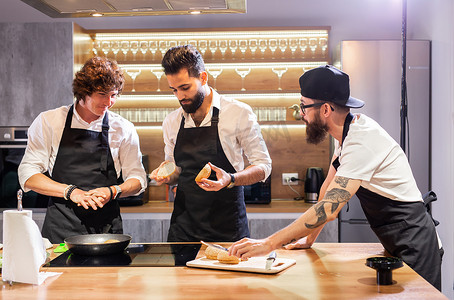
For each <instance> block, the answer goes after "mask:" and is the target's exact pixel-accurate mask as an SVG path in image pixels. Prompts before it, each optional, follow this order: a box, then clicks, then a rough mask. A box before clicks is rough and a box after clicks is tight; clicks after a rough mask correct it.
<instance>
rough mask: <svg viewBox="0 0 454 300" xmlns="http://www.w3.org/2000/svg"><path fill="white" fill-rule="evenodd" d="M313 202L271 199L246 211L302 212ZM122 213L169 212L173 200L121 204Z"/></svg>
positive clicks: (251, 206)
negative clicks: (138, 204)
mask: <svg viewBox="0 0 454 300" xmlns="http://www.w3.org/2000/svg"><path fill="white" fill-rule="evenodd" d="M312 205H313V204H311V203H306V202H304V201H295V200H278V199H277V200H272V201H271V203H270V204H246V212H248V213H303V212H305V211H306V210H308V209H309V208H310V207H311V206H312ZM120 211H121V212H122V213H171V212H172V211H173V202H167V201H150V202H147V203H145V204H144V205H141V206H122V207H121V208H120Z"/></svg>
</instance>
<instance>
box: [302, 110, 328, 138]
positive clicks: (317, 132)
mask: <svg viewBox="0 0 454 300" xmlns="http://www.w3.org/2000/svg"><path fill="white" fill-rule="evenodd" d="M328 129H329V128H328V125H326V124H323V123H322V122H321V120H320V118H319V117H318V116H316V117H315V120H314V121H313V122H312V123H310V124H308V123H306V141H307V142H308V143H309V144H315V145H316V144H319V143H321V142H322V141H323V140H324V139H325V138H326V136H327V135H328Z"/></svg>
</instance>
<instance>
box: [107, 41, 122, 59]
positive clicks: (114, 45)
mask: <svg viewBox="0 0 454 300" xmlns="http://www.w3.org/2000/svg"><path fill="white" fill-rule="evenodd" d="M110 48H111V49H112V53H113V54H114V58H115V60H117V54H118V52H120V48H121V46H120V41H112V44H111V46H110Z"/></svg>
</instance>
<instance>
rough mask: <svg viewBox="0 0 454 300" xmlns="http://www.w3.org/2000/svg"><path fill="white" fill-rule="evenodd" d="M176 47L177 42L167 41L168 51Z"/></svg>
mask: <svg viewBox="0 0 454 300" xmlns="http://www.w3.org/2000/svg"><path fill="white" fill-rule="evenodd" d="M176 46H178V42H177V41H169V43H168V44H167V47H168V48H169V49H170V48H173V47H176Z"/></svg>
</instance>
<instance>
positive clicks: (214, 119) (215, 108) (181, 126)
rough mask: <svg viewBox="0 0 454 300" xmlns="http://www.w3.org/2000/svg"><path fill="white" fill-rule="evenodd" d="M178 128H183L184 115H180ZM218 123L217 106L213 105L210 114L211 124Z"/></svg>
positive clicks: (215, 124)
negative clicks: (211, 113)
mask: <svg viewBox="0 0 454 300" xmlns="http://www.w3.org/2000/svg"><path fill="white" fill-rule="evenodd" d="M182 116H183V117H182V118H181V123H180V128H184V122H185V120H186V119H185V117H184V114H183V115H182ZM218 123H219V108H217V107H214V106H213V115H212V116H211V126H218Z"/></svg>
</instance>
